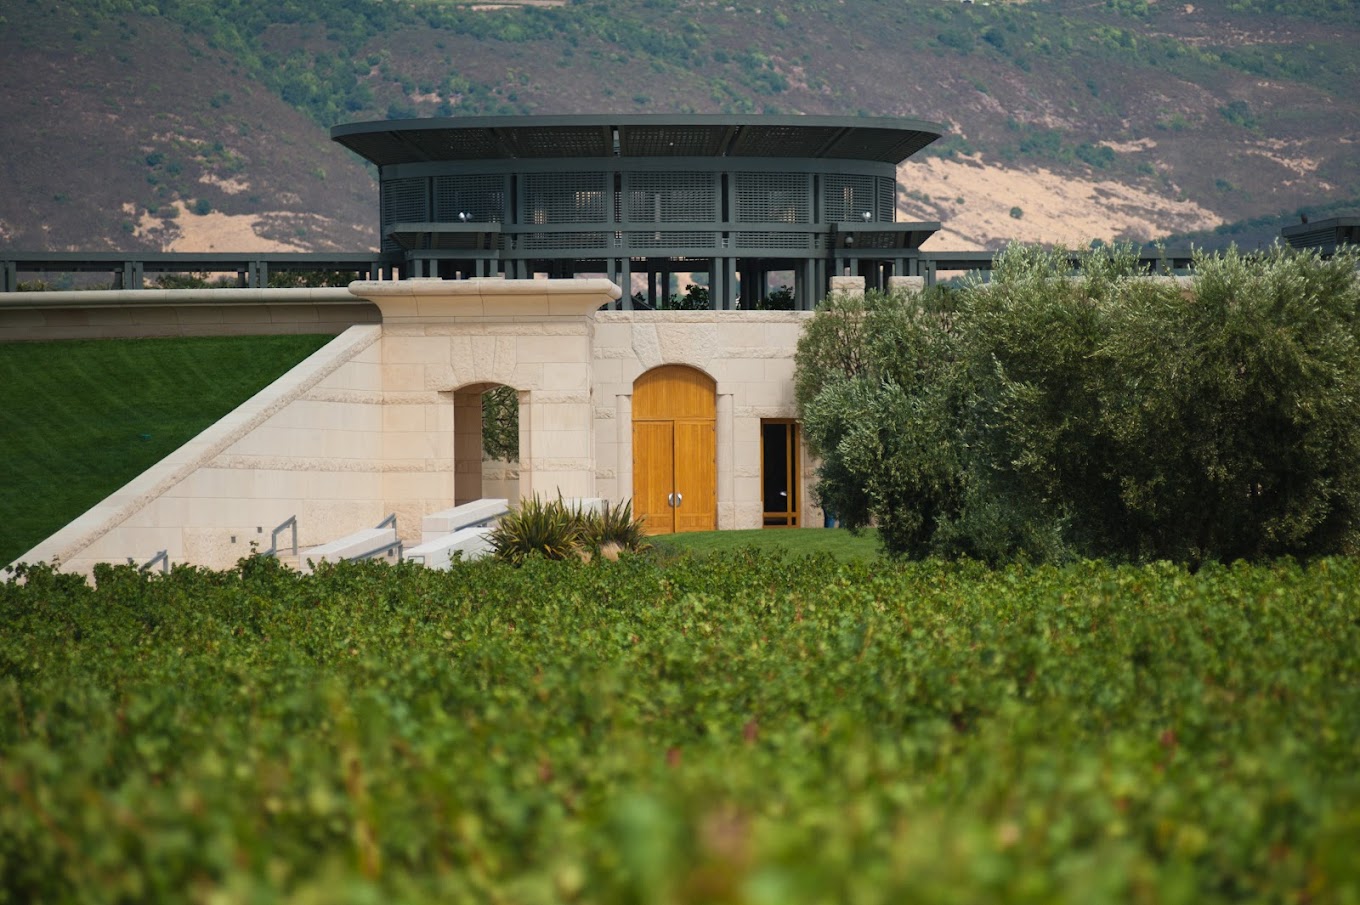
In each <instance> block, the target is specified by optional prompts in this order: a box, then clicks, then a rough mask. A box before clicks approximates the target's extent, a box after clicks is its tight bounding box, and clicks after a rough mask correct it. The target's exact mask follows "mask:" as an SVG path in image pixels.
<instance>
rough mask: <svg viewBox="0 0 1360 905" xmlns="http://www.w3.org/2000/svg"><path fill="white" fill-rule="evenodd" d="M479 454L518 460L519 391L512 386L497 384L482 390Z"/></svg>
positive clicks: (503, 460)
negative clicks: (480, 451) (480, 447)
mask: <svg viewBox="0 0 1360 905" xmlns="http://www.w3.org/2000/svg"><path fill="white" fill-rule="evenodd" d="M482 455H483V456H485V457H486V458H488V459H496V460H498V461H502V462H518V461H519V393H518V392H517V391H516V390H515V388H514V387H509V386H504V385H501V386H496V387H492V388H491V389H489V390H487V391H486V392H485V393H483V394H482Z"/></svg>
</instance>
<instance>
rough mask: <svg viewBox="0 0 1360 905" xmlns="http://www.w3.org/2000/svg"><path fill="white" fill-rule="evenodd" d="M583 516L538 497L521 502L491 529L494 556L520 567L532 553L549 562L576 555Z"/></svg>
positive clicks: (563, 504) (580, 536)
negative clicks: (549, 560)
mask: <svg viewBox="0 0 1360 905" xmlns="http://www.w3.org/2000/svg"><path fill="white" fill-rule="evenodd" d="M583 539H584V536H583V532H582V526H581V519H580V517H579V516H578V515H577V514H576V513H574V512H572V511H571V510H570V509H568V508H567V506H566V504H565V503H563V502H562V500H561V499H560V498H559V499H556V500H548V501H546V502H545V501H544V500H541V499H539V498H538V496H537V495H535V496H534V497H533V498H532V499H526V500H522V501H520V504H519V508H518V509H512V510H511V511H510V512H508V513H506V514H505V515H503V516H501V518H500V521H498V522H497V523H496V527H495V528H493V529H492V530H491V535H490V538H489V540H490V541H491V551H492V556H494V557H495V558H496V559H498V560H500V561H502V562H508V563H513V564H515V565H520V564H521V563H523V562H524V560H525V558H527V557H528V556H529V555H530V554H531V553H539V554H541V555H542V556H544V557H545V558H547V559H566V558H568V557H570V556H577V555H579V553H580V550H581V548H582V543H583Z"/></svg>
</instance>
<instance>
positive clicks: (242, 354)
mask: <svg viewBox="0 0 1360 905" xmlns="http://www.w3.org/2000/svg"><path fill="white" fill-rule="evenodd" d="M330 339H331V337H329V336H250V337H184V338H172V339H140V340H84V341H69V342H49V343H6V344H0V474H3V475H4V480H3V481H0V566H3V565H4V564H6V563H8V562H10V561H12V560H13V559H14V558H16V557H18V556H20V555H22V554H23V553H24V552H25V551H27V550H29V549H31V548H32V547H33V546H34V545H35V544H37V543H39V542H40V541H42V540H43V539H44V538H46V537H48V536H49V535H51V534H52V533H53V532H55V531H57V530H58V529H59V528H61V527H62V526H63V525H65V524H66V523H67V522H69V521H71V520H72V519H74V518H75V517H76V516H78V515H80V514H81V513H82V512H84V511H85V510H87V509H89V508H90V507H91V506H93V505H94V504H95V503H98V502H99V501H100V500H102V499H104V497H106V496H108V495H109V494H110V493H112V492H113V491H115V490H117V489H118V488H119V487H121V486H122V485H123V484H125V483H127V482H128V481H130V480H132V479H133V478H134V477H136V476H137V475H139V474H141V473H142V472H143V471H145V470H146V469H147V468H148V467H150V466H151V465H153V464H155V463H156V462H157V461H159V460H160V459H162V458H164V457H165V456H166V455H168V454H169V453H171V452H173V451H174V450H175V449H176V448H178V447H179V446H180V445H182V444H183V443H184V442H186V441H187V440H189V439H191V438H193V437H194V436H195V435H197V434H198V433H199V432H200V431H202V430H203V429H204V428H206V427H208V426H209V425H211V424H212V423H213V422H215V421H216V420H217V419H218V418H220V417H222V416H223V415H225V414H226V413H227V412H229V411H231V410H232V409H233V408H235V407H236V406H237V405H239V404H241V403H242V402H244V401H245V400H246V399H249V398H250V397H251V396H252V395H253V394H254V393H255V392H257V391H258V390H260V389H262V388H263V387H265V386H266V385H268V384H269V383H270V382H271V381H273V380H274V379H275V378H277V377H279V376H280V375H281V374H283V373H284V372H285V371H287V370H288V369H289V368H291V367H292V366H293V365H295V364H296V363H298V362H299V361H301V360H302V359H303V358H305V357H307V356H308V355H310V354H311V353H312V352H314V351H316V350H317V349H319V348H321V346H322V345H324V344H325V343H326V342H327V341H329V340H330Z"/></svg>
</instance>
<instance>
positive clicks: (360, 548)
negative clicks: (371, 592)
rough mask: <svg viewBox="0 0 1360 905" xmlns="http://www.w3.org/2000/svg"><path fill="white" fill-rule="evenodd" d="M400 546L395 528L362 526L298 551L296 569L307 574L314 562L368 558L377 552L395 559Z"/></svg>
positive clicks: (387, 557)
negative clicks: (359, 528) (349, 532)
mask: <svg viewBox="0 0 1360 905" xmlns="http://www.w3.org/2000/svg"><path fill="white" fill-rule="evenodd" d="M400 547H401V545H400V542H399V541H398V540H397V529H396V528H364V529H363V530H361V531H355V532H354V533H353V534H346V535H345V536H344V537H341V538H337V539H336V540H333V541H330V542H328V543H324V544H321V545H319V546H316V547H309V548H307V549H306V550H302V551H300V552H299V553H298V569H299V570H300V571H301V572H302V573H303V574H308V573H310V572H311V571H312V566H313V564H315V563H321V562H338V561H340V560H345V559H359V558H370V557H373V554H377V553H381V554H383V556H384V558H386V559H389V560H395V559H396V558H397V555H398V551H399V550H400ZM373 558H376V557H373Z"/></svg>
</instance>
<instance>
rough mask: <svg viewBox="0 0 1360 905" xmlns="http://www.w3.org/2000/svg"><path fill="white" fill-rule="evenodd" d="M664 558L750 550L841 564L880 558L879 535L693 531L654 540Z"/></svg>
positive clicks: (768, 530) (828, 531)
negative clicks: (823, 557) (823, 555)
mask: <svg viewBox="0 0 1360 905" xmlns="http://www.w3.org/2000/svg"><path fill="white" fill-rule="evenodd" d="M652 544H653V546H655V547H656V549H657V551H658V552H660V553H662V554H667V553H671V554H674V555H677V556H678V555H680V554H682V553H694V554H697V555H704V554H709V553H719V552H724V551H730V550H739V549H742V548H745V547H750V548H753V549H756V550H777V551H782V552H785V553H788V554H789V555H791V556H801V555H803V554H807V553H826V554H829V555H831V556H832V557H834V558H836V559H840V560H867V559H873V558H875V557H877V556H878V555H879V546H878V532H876V531H873V530H869V531H864V532H862V533H861V534H860V535H859V536H858V537H856V536H855V535H853V534H851V533H850V532H849V531H847V530H845V529H844V528H822V529H818V530H803V529H788V528H785V529H773V528H755V529H752V530H749V531H694V532H688V533H685V534H673V535H669V536H665V537H655V538H652Z"/></svg>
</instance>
